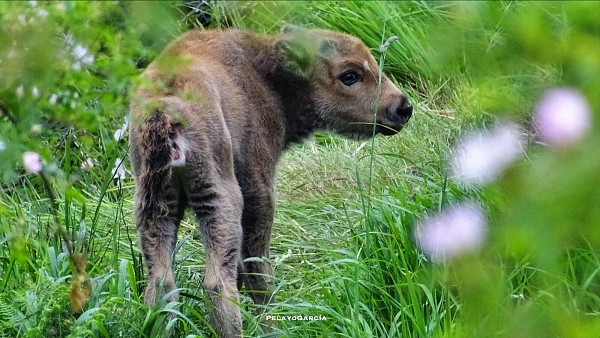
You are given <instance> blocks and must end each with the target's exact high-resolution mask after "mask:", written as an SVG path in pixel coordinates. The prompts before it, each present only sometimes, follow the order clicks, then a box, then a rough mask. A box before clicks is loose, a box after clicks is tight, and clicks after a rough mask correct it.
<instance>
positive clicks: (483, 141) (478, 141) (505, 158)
mask: <svg viewBox="0 0 600 338" xmlns="http://www.w3.org/2000/svg"><path fill="white" fill-rule="evenodd" d="M523 147H524V142H523V140H522V136H521V131H520V130H519V127H518V126H517V125H515V124H513V123H507V122H503V123H497V124H496V125H495V126H494V128H492V129H491V130H489V131H486V132H476V133H473V134H470V135H467V136H466V137H463V139H462V140H461V141H460V142H459V144H458V145H457V146H456V147H455V148H454V151H453V155H452V159H451V161H450V162H451V163H450V165H451V172H452V174H453V176H454V177H455V178H456V179H457V180H458V181H460V182H462V183H464V184H470V185H476V186H480V185H483V184H486V183H489V182H491V181H493V180H494V179H496V178H497V177H498V176H500V174H502V172H503V171H504V169H506V167H508V166H509V165H510V164H511V163H513V162H514V161H516V160H517V159H518V158H519V157H520V156H521V154H523Z"/></svg>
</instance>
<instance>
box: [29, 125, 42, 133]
mask: <svg viewBox="0 0 600 338" xmlns="http://www.w3.org/2000/svg"><path fill="white" fill-rule="evenodd" d="M30 131H31V133H33V134H40V133H41V132H42V125H41V124H39V123H36V124H33V125H31V130H30Z"/></svg>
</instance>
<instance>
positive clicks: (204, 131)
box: [130, 28, 412, 337]
mask: <svg viewBox="0 0 600 338" xmlns="http://www.w3.org/2000/svg"><path fill="white" fill-rule="evenodd" d="M378 71H379V69H378V65H377V62H376V61H375V59H374V58H373V56H372V55H371V53H370V52H369V50H368V49H367V47H366V46H365V45H364V44H363V43H362V42H361V41H360V40H358V39H357V38H355V37H352V36H349V35H345V34H341V33H336V32H332V31H327V30H317V29H300V28H287V29H284V30H283V31H282V32H281V33H280V34H279V35H277V36H267V35H259V34H252V33H248V32H242V31H237V30H225V31H191V32H188V33H186V34H184V35H183V36H181V37H180V38H178V39H177V40H175V41H174V42H172V43H171V44H170V45H169V46H168V47H167V48H166V50H165V51H164V52H163V53H162V54H161V55H160V56H159V57H158V58H157V60H155V61H154V62H153V63H152V64H150V66H149V67H148V68H147V69H146V70H145V72H144V73H143V75H142V81H141V83H140V85H138V87H137V89H136V91H135V93H134V96H133V98H132V103H131V107H130V115H131V121H132V123H131V124H130V125H131V127H130V129H131V130H130V156H131V160H132V164H133V170H134V173H135V179H136V195H135V220H136V225H137V229H138V233H139V236H140V242H141V247H142V252H143V254H144V259H145V262H146V265H147V267H148V274H149V281H148V287H147V289H146V293H145V302H146V303H147V304H148V305H152V304H154V302H155V301H156V300H157V299H159V298H160V297H162V296H163V295H164V294H166V293H167V292H171V291H173V290H174V289H175V280H174V276H173V271H172V269H173V250H174V247H175V243H176V240H177V229H178V227H179V223H180V221H181V218H182V217H183V213H184V209H185V208H187V207H189V208H191V209H192V210H193V212H194V213H195V214H196V217H197V219H198V223H199V225H200V230H201V233H202V239H203V243H204V247H205V250H206V274H205V279H204V288H205V290H206V293H207V295H208V297H209V299H210V302H211V305H212V306H211V310H212V311H211V316H210V317H211V322H212V323H213V326H214V329H215V330H216V331H217V332H218V334H219V335H220V336H221V337H238V336H240V335H241V332H242V321H241V317H240V311H239V309H238V308H237V305H236V304H235V303H236V302H237V301H238V300H239V296H238V288H239V287H241V286H242V284H243V283H245V286H246V289H247V290H248V292H249V293H250V295H251V297H252V299H253V300H254V302H255V303H259V304H265V303H267V302H269V300H270V299H271V294H270V291H269V277H268V276H269V275H270V274H271V268H270V266H269V265H268V264H267V263H264V262H262V261H260V260H252V261H248V262H246V263H244V260H245V259H246V258H250V257H269V240H270V236H271V226H272V224H273V206H274V202H273V185H274V183H273V181H274V174H275V166H276V164H277V160H278V158H279V157H280V155H281V153H282V151H283V150H284V149H285V148H286V147H287V146H288V145H290V144H291V143H294V142H299V141H301V140H302V139H304V138H306V137H307V136H309V135H310V134H311V133H312V132H313V131H315V130H329V131H332V132H335V133H338V134H341V135H344V136H347V137H350V138H353V139H365V138H368V137H370V136H372V134H373V128H375V131H376V132H377V133H381V134H384V135H393V134H395V133H396V132H398V131H399V130H400V129H401V128H402V127H403V126H404V124H405V123H406V122H407V121H408V119H409V118H410V117H411V115H412V107H411V104H410V103H409V101H408V100H407V98H406V97H405V96H404V95H403V94H402V93H401V91H400V90H399V89H398V88H397V87H396V86H395V85H394V84H393V83H392V82H391V81H390V80H389V79H388V78H387V77H386V76H383V77H382V79H381V89H380V90H381V91H380V97H379V99H378V98H377V93H378V88H377V87H378V79H377V77H378ZM375 109H377V111H375ZM375 113H376V115H374V114H375ZM375 121H376V125H375V126H373V123H374V122H375ZM171 294H172V297H171V299H176V297H177V296H176V293H175V292H172V293H171Z"/></svg>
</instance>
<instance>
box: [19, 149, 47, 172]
mask: <svg viewBox="0 0 600 338" xmlns="http://www.w3.org/2000/svg"><path fill="white" fill-rule="evenodd" d="M23 165H24V166H25V171H27V172H28V173H32V174H37V173H39V172H40V171H42V159H41V158H40V154H38V153H36V152H33V151H26V152H25V153H23Z"/></svg>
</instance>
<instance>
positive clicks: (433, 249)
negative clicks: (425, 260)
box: [414, 203, 487, 262]
mask: <svg viewBox="0 0 600 338" xmlns="http://www.w3.org/2000/svg"><path fill="white" fill-rule="evenodd" d="M486 233H487V219H486V216H485V214H484V211H483V210H482V209H481V207H480V206H478V205H475V204H471V203H461V204H456V205H453V206H451V207H449V208H448V209H446V210H443V211H442V212H441V213H439V214H436V215H433V216H430V217H429V218H427V219H425V220H424V221H423V222H421V223H420V224H418V225H417V227H416V229H415V233H414V235H415V239H416V241H417V244H418V245H419V247H420V248H421V250H422V251H423V252H424V253H425V254H427V256H429V257H430V258H431V259H432V260H433V261H436V262H442V261H445V260H447V259H450V258H453V257H456V256H458V255H460V254H463V253H466V252H469V251H473V250H475V249H477V248H479V247H480V246H481V245H482V244H483V241H484V240H485V237H486Z"/></svg>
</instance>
